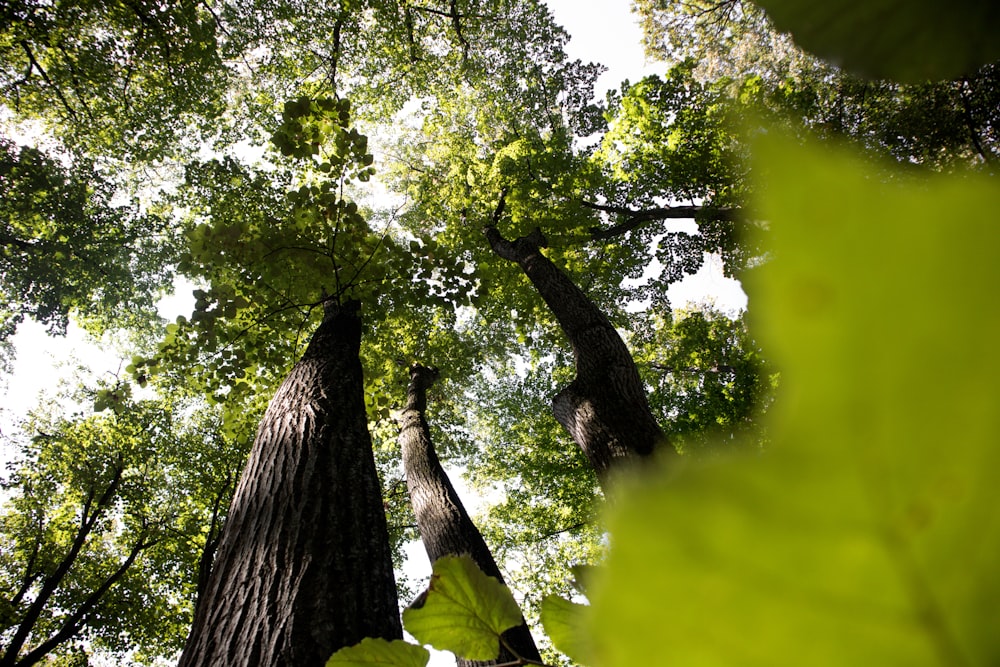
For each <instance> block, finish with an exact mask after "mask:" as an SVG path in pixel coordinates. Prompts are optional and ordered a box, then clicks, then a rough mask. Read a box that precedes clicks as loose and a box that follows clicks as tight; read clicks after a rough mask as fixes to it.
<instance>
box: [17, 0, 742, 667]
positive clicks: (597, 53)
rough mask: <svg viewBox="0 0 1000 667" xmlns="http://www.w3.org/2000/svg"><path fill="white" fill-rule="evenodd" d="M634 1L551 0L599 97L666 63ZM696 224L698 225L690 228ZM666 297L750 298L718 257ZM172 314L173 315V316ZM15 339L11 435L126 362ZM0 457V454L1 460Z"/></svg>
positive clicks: (83, 345)
mask: <svg viewBox="0 0 1000 667" xmlns="http://www.w3.org/2000/svg"><path fill="white" fill-rule="evenodd" d="M630 4H631V3H630V2H629V0H548V5H549V7H550V8H551V10H552V12H553V14H554V15H555V18H556V21H557V22H558V23H560V24H562V25H563V26H564V27H565V28H566V30H567V31H568V32H569V34H570V35H572V39H571V41H570V42H569V45H568V47H567V50H568V51H569V55H570V56H571V57H573V58H579V59H581V60H583V61H594V62H599V63H601V64H603V65H605V66H606V67H608V71H607V72H606V73H605V74H604V75H603V76H602V77H601V78H600V79H599V80H598V95H599V96H600V97H602V98H603V96H604V93H605V91H606V90H608V89H616V88H618V87H619V85H620V83H621V82H622V81H623V80H624V79H629V80H630V81H633V82H634V81H638V80H639V79H640V78H642V77H643V76H645V75H647V74H653V73H661V72H662V71H663V70H664V68H665V66H664V65H663V64H662V63H653V64H650V63H647V62H646V60H645V57H644V55H643V50H642V43H641V39H642V35H641V31H640V29H639V27H638V25H637V23H636V21H635V19H634V17H633V15H632V13H631V10H630ZM678 224H679V225H683V224H684V223H678ZM691 227H693V225H692V226H690V227H688V229H690V228H691ZM682 228H683V227H678V229H682ZM669 295H670V300H671V303H672V304H673V305H674V307H675V308H676V307H683V306H684V305H686V304H687V303H688V302H694V303H697V302H702V301H705V300H706V299H713V300H714V301H715V302H716V304H717V306H718V307H719V308H721V309H723V310H737V309H743V308H746V296H745V295H744V294H743V291H742V290H741V289H740V286H739V284H738V283H736V282H735V281H733V280H730V279H727V278H725V277H724V276H723V275H722V271H721V264H720V262H718V261H709V262H706V265H705V267H704V268H703V269H702V271H701V272H699V273H698V274H697V275H695V276H692V277H690V278H688V279H687V280H685V281H683V282H682V283H681V284H679V285H675V286H673V287H672V288H671V289H670V292H669ZM175 315H176V313H172V314H171V317H173V316H175ZM14 343H15V345H16V347H17V360H16V363H15V372H14V375H13V376H12V377H11V378H9V379H8V381H7V383H6V384H7V387H6V392H5V395H4V397H3V407H2V408H0V430H2V431H3V432H8V429H10V428H11V424H12V422H14V421H16V419H17V418H18V417H19V416H20V415H23V414H24V413H25V412H27V410H29V409H30V408H32V407H33V406H35V405H37V403H38V398H39V394H40V393H41V392H46V393H51V392H53V391H55V390H56V384H57V382H58V378H60V377H65V375H66V372H65V370H60V369H59V368H58V365H60V364H67V363H69V364H72V362H71V361H70V360H72V359H73V357H74V355H75V356H76V357H77V358H78V359H79V360H80V361H82V362H84V363H85V364H86V365H87V366H89V367H90V368H91V369H92V371H94V372H95V373H104V372H107V373H110V374H112V375H113V374H115V373H117V372H119V369H120V368H123V367H124V364H122V363H121V360H120V359H119V357H118V356H116V355H115V354H114V352H113V350H110V349H108V348H107V346H104V347H101V346H95V345H92V344H88V343H87V342H86V341H85V340H84V337H83V335H82V334H81V333H80V332H79V330H77V329H75V328H71V331H70V336H68V337H67V338H51V337H48V336H47V335H46V334H45V329H44V327H42V326H40V325H37V324H35V323H33V322H26V323H24V324H23V325H22V326H21V327H20V329H19V333H18V335H17V336H16V338H15V340H14ZM0 382H2V379H0ZM2 390H3V387H2V385H0V391H2ZM2 454H3V452H2V451H0V457H2ZM453 481H454V482H455V483H456V486H458V487H459V489H458V490H459V492H460V493H462V494H463V496H467V494H466V493H464V489H463V488H462V487H463V486H464V485H462V483H461V482H462V480H461V479H460V478H456V479H454V480H453ZM411 555H412V558H411V564H412V567H411V568H408V570H410V576H411V577H413V578H415V579H416V578H421V577H425V576H429V574H430V564H429V563H428V561H427V557H426V554H425V553H424V551H423V548H422V547H421V546H420V545H415V548H414V549H412V550H411ZM430 664H431V665H432V666H433V667H446V666H447V667H451V666H452V665H454V658H453V657H452V656H451V655H450V654H437V655H435V656H433V657H432V659H431V663H430Z"/></svg>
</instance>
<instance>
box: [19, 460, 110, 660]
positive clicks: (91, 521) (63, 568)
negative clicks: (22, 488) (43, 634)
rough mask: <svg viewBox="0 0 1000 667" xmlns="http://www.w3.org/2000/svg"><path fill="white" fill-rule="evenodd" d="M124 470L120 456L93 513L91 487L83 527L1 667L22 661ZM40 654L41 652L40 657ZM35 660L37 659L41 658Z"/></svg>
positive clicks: (44, 585) (82, 514)
mask: <svg viewBox="0 0 1000 667" xmlns="http://www.w3.org/2000/svg"><path fill="white" fill-rule="evenodd" d="M123 472H124V467H123V466H122V463H121V460H120V459H119V460H118V462H116V463H115V465H114V475H113V476H112V478H111V481H110V482H109V483H108V486H107V487H106V488H105V489H104V493H102V494H101V496H100V498H98V499H97V507H96V508H95V509H94V511H93V513H91V511H90V508H91V506H92V504H93V502H94V497H95V495H96V493H97V491H96V489H94V488H93V487H91V489H90V493H88V495H87V500H86V501H84V504H83V509H82V511H81V512H80V527H79V528H78V529H77V531H76V536H75V537H74V538H73V543H72V545H70V549H69V551H68V552H67V553H66V555H65V556H64V557H63V559H62V560H61V561H60V562H59V565H58V567H56V569H55V571H54V572H53V573H52V575H51V576H48V577H45V579H44V580H43V581H42V586H41V590H40V591H39V592H38V596H37V597H36V598H35V599H34V600H33V601H32V603H31V606H30V607H28V611H27V613H25V615H24V619H23V620H22V621H21V623H20V624H19V625H18V628H17V631H16V632H15V633H14V636H13V637H12V638H11V640H10V642H9V643H8V644H7V647H6V651H5V652H4V655H3V657H2V658H0V667H7V666H8V665H10V666H13V665H18V664H20V663H18V662H17V656H18V654H19V653H20V652H21V648H22V647H23V646H24V643H25V642H26V641H27V639H28V637H29V636H30V635H31V632H32V630H33V629H34V627H35V625H36V624H37V623H38V619H39V618H40V617H41V615H42V610H43V609H44V608H45V605H46V604H47V603H48V601H49V598H50V597H51V596H52V594H53V593H54V592H55V590H56V589H57V588H58V587H59V584H60V583H62V580H63V578H64V577H65V576H66V573H67V572H69V569H70V568H71V567H72V566H73V563H75V562H76V559H77V556H79V555H80V551H81V550H82V549H83V545H84V544H85V543H86V541H87V537H88V536H89V535H90V532H91V531H92V530H93V529H94V526H95V525H96V524H97V521H98V520H99V519H100V517H101V515H102V514H103V513H104V510H105V509H106V508H107V507H108V505H110V504H111V501H112V499H114V497H115V495H116V494H117V493H118V487H119V485H120V484H121V480H122V474H123ZM40 657H41V656H39V658H40ZM35 662H37V659H36V660H35ZM26 664H32V663H26Z"/></svg>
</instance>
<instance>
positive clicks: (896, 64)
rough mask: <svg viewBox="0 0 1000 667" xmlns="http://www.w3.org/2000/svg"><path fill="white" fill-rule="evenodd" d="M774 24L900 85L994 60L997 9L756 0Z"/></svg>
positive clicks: (922, 0)
mask: <svg viewBox="0 0 1000 667" xmlns="http://www.w3.org/2000/svg"><path fill="white" fill-rule="evenodd" d="M759 4H760V6H761V7H763V8H764V9H765V10H766V11H767V12H768V14H769V15H770V16H771V18H772V19H773V20H774V23H775V25H776V26H777V27H778V29H779V30H781V31H783V32H790V33H792V35H793V37H794V38H795V41H796V42H797V43H798V44H799V46H801V47H802V48H804V49H806V50H807V51H811V52H813V53H815V54H816V55H818V56H820V57H821V58H824V59H827V60H829V61H831V62H833V63H835V64H838V65H843V66H844V67H846V68H848V69H851V70H855V71H857V72H860V73H862V74H867V75H869V76H873V77H877V78H889V79H895V80H897V81H901V82H906V83H919V82H922V81H925V80H940V79H954V78H958V77H960V76H962V75H967V74H971V73H972V72H974V71H975V70H976V69H978V68H980V67H982V66H983V65H986V64H987V63H991V62H994V61H996V60H998V59H1000V40H998V39H997V31H998V30H1000V10H998V9H997V6H996V5H995V4H994V3H991V2H980V1H978V0H958V1H957V2H949V3H948V4H947V5H945V4H944V3H942V2H940V1H939V0H915V1H914V0H911V1H910V2H898V1H897V0H866V1H864V2H859V1H858V0H832V1H830V2H801V1H800V0H761V2H760V3H759Z"/></svg>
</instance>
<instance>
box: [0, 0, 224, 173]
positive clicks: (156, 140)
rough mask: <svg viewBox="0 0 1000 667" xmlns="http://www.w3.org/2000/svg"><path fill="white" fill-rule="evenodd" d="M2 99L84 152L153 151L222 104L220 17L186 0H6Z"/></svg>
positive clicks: (0, 45)
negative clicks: (69, 0) (168, 1)
mask: <svg viewBox="0 0 1000 667" xmlns="http://www.w3.org/2000/svg"><path fill="white" fill-rule="evenodd" d="M0 11H2V14H0V17H2V20H0V26H2V27H0V63H2V64H0V103H3V105H4V106H5V107H6V108H8V109H14V110H16V111H17V113H18V114H19V115H20V116H21V117H22V118H24V117H28V118H37V119H39V120H41V121H42V122H43V123H45V124H46V125H48V126H49V127H50V128H51V129H52V130H53V131H54V132H55V134H57V135H58V136H59V137H60V138H61V139H62V141H63V142H64V143H65V144H66V145H69V146H70V147H72V148H74V149H79V150H81V151H85V150H96V151H100V152H102V153H105V154H108V153H110V154H115V155H120V156H128V157H130V158H135V157H138V158H140V159H153V160H155V159H159V158H162V157H163V156H164V154H165V153H167V151H168V150H170V149H172V148H176V147H177V144H178V143H179V140H180V138H181V136H182V135H183V133H184V132H186V131H190V130H191V126H192V124H198V125H200V126H201V128H202V129H203V130H205V131H207V130H208V129H209V122H208V121H209V120H210V119H212V118H214V117H215V116H216V115H218V114H219V113H220V112H221V108H220V95H221V93H222V91H223V89H224V86H225V85H226V83H227V80H228V74H229V71H228V68H227V67H225V66H224V64H223V62H222V60H221V58H220V54H219V53H218V50H217V43H216V30H217V19H216V17H215V16H214V15H213V10H212V9H211V8H209V7H208V6H206V5H202V4H199V3H197V2H193V1H190V0H185V1H184V2H179V3H171V4H164V3H159V2H154V1H147V0H141V1H138V2H130V3H112V2H105V1H103V0H87V1H84V2H73V3H49V2H38V1H36V0H14V1H13V2H7V3H4V6H3V9H2V10H0Z"/></svg>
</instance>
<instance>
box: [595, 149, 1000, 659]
mask: <svg viewBox="0 0 1000 667" xmlns="http://www.w3.org/2000/svg"><path fill="white" fill-rule="evenodd" d="M758 148H759V150H758V151H757V162H758V165H757V166H758V173H763V174H766V179H765V180H764V182H763V183H761V187H760V189H759V192H762V193H765V194H766V196H764V197H762V198H761V200H760V201H759V213H760V215H761V217H762V218H763V219H766V220H768V221H769V224H770V225H771V229H772V233H773V242H772V251H773V259H772V260H771V261H770V262H769V263H768V264H766V265H765V266H764V267H762V268H760V269H758V275H755V276H752V280H751V281H749V284H748V287H749V293H750V300H751V303H752V304H753V306H754V313H755V317H756V321H757V324H758V328H757V331H756V334H757V335H758V336H759V338H760V340H761V341H762V343H763V345H764V347H765V350H766V351H767V352H768V354H769V355H773V356H774V358H775V359H776V361H777V362H778V366H779V367H780V368H781V369H782V382H781V387H782V395H781V396H780V397H779V400H778V401H777V402H776V404H775V408H774V409H773V411H772V412H771V413H770V417H771V420H772V425H771V426H772V434H773V438H774V442H773V445H772V447H771V449H770V450H769V451H768V452H767V453H765V454H764V455H761V456H757V457H753V458H750V457H746V458H743V459H739V460H729V461H715V462H712V463H707V464H701V465H697V466H691V467H690V468H689V469H688V470H686V471H683V472H681V473H680V474H677V475H674V476H673V478H669V479H668V478H667V477H664V476H660V477H652V478H649V479H646V480H644V481H637V483H636V484H635V485H634V486H633V487H632V488H630V489H629V493H628V494H627V496H628V497H627V498H625V499H623V500H622V501H621V502H620V503H619V504H618V505H617V507H616V508H615V511H614V512H613V515H612V516H611V517H610V520H609V528H610V531H611V533H612V535H613V538H612V549H611V552H610V556H609V560H608V564H607V572H606V574H605V575H604V576H602V577H599V578H598V579H597V580H596V581H595V582H594V586H593V589H592V593H591V599H592V601H593V607H592V610H593V611H592V613H591V614H588V623H589V626H588V627H589V631H590V633H591V634H592V636H593V638H594V642H595V653H596V656H597V657H598V658H599V659H598V660H597V661H595V662H597V663H598V664H601V665H605V666H617V665H636V664H651V663H656V664H677V665H681V664H698V665H761V666H764V665H768V666H774V665H792V664H795V665H798V664H803V663H806V664H809V665H830V666H833V665H851V664H857V665H861V664H877V665H907V666H914V665H990V664H997V662H998V660H1000V642H998V641H997V639H996V635H995V629H996V628H997V627H1000V607H998V606H997V605H996V603H995V601H996V599H997V598H998V595H1000V571H998V569H997V568H996V554H997V553H1000V518H998V515H997V513H996V511H995V506H996V493H995V480H994V477H995V471H996V470H997V469H998V467H1000V449H998V448H997V447H996V443H997V442H1000V417H998V413H997V410H996V404H997V399H998V396H997V394H998V392H997V389H996V383H995V378H996V377H997V374H998V373H1000V350H998V349H997V347H996V344H995V332H996V331H997V328H998V326H1000V313H998V312H997V310H996V309H995V308H993V307H992V306H991V304H992V303H993V302H994V301H995V287H996V285H997V284H998V283H1000V244H998V243H997V240H998V239H997V235H998V232H997V231H996V228H995V225H994V224H993V222H992V220H991V219H990V218H991V216H992V217H995V213H994V212H995V211H996V210H998V209H1000V189H998V188H997V186H996V184H995V183H994V182H992V181H988V180H984V179H978V178H974V177H966V178H960V177H956V176H950V177H944V176H938V177H928V178H926V179H919V180H918V179H913V178H912V177H904V176H901V175H895V176H892V179H891V180H890V178H889V175H888V174H887V172H886V170H883V169H879V166H878V165H876V166H872V165H870V164H864V163H862V162H861V161H860V160H855V159H854V158H851V157H848V156H845V155H841V154H840V153H838V152H837V151H833V150H831V149H830V148H829V147H819V146H818V147H809V148H800V147H796V146H794V145H792V144H790V143H788V144H786V143H784V142H783V141H781V140H775V139H772V140H770V141H768V142H765V143H763V145H761V146H759V147H758ZM907 179H910V180H907Z"/></svg>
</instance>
